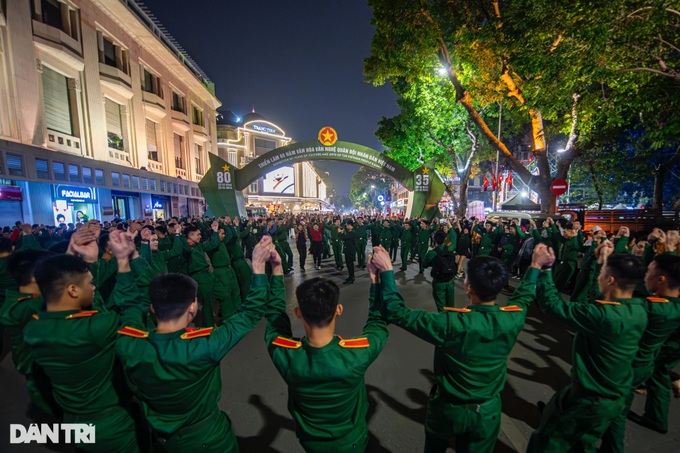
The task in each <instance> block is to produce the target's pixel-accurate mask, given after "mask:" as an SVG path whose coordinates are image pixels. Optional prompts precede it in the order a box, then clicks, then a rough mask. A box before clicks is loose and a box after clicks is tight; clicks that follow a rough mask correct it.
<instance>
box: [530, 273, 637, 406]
mask: <svg viewBox="0 0 680 453" xmlns="http://www.w3.org/2000/svg"><path fill="white" fill-rule="evenodd" d="M537 300H538V302H539V306H540V307H541V310H542V311H543V312H544V313H547V314H550V315H552V316H554V317H556V318H558V319H560V320H561V321H562V322H564V323H565V324H566V325H567V327H568V328H569V329H571V330H574V331H575V332H576V335H575V336H574V345H573V360H572V368H571V380H572V385H573V386H576V387H578V389H579V391H580V392H582V393H585V394H588V395H596V396H600V397H604V398H609V399H618V398H622V397H625V396H626V395H627V394H628V393H629V391H630V388H631V385H632V381H633V368H632V363H633V359H634V358H635V356H636V354H637V351H638V344H639V342H640V339H641V338H642V334H643V332H644V331H645V328H646V326H647V310H646V309H645V306H644V303H645V302H644V300H642V299H638V298H632V299H619V300H612V301H603V300H596V301H595V302H594V303H570V302H565V301H563V300H562V298H561V296H560V295H559V293H558V292H557V289H556V288H555V283H554V282H553V280H552V271H544V272H542V273H541V277H540V279H539V284H538V290H537Z"/></svg>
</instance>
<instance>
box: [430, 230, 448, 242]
mask: <svg viewBox="0 0 680 453" xmlns="http://www.w3.org/2000/svg"><path fill="white" fill-rule="evenodd" d="M432 237H433V238H434V242H436V243H437V245H442V244H443V243H444V241H445V240H446V233H444V230H437V231H435V232H434V235H433V236H432Z"/></svg>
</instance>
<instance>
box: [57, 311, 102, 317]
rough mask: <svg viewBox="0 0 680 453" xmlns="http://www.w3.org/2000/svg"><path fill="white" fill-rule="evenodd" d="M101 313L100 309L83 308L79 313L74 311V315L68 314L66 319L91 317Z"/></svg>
mask: <svg viewBox="0 0 680 453" xmlns="http://www.w3.org/2000/svg"><path fill="white" fill-rule="evenodd" d="M97 313H99V311H98V310H81V311H79V312H78V313H73V314H72V315H68V316H67V317H66V318H64V319H76V318H89V317H90V316H92V315H96V314H97Z"/></svg>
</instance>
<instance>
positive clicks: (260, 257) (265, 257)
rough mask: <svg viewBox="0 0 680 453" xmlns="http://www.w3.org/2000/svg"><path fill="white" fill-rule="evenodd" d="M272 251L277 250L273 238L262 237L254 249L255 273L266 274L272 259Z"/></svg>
mask: <svg viewBox="0 0 680 453" xmlns="http://www.w3.org/2000/svg"><path fill="white" fill-rule="evenodd" d="M272 250H275V249H274V244H273V243H272V237H271V236H269V235H264V236H262V239H260V242H258V243H257V244H256V245H255V248H254V249H253V273H255V274H264V267H265V264H267V261H269V259H270V258H271V252H272Z"/></svg>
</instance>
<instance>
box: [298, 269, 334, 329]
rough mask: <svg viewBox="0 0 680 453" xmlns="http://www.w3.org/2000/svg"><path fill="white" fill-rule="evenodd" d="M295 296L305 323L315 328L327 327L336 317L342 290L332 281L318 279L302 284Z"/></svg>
mask: <svg viewBox="0 0 680 453" xmlns="http://www.w3.org/2000/svg"><path fill="white" fill-rule="evenodd" d="M295 296H296V297H297V300H298V306H299V307H300V311H301V312H302V317H303V318H305V321H307V323H308V324H309V325H311V326H314V327H326V326H327V325H328V324H330V322H331V321H332V320H333V317H334V316H335V310H336V309H337V307H338V301H339V300H340V288H338V285H337V284H336V283H335V282H333V281H331V280H328V279H325V278H323V277H316V278H312V279H311V280H306V281H305V282H303V283H301V284H300V286H298V287H297V289H296V290H295Z"/></svg>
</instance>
